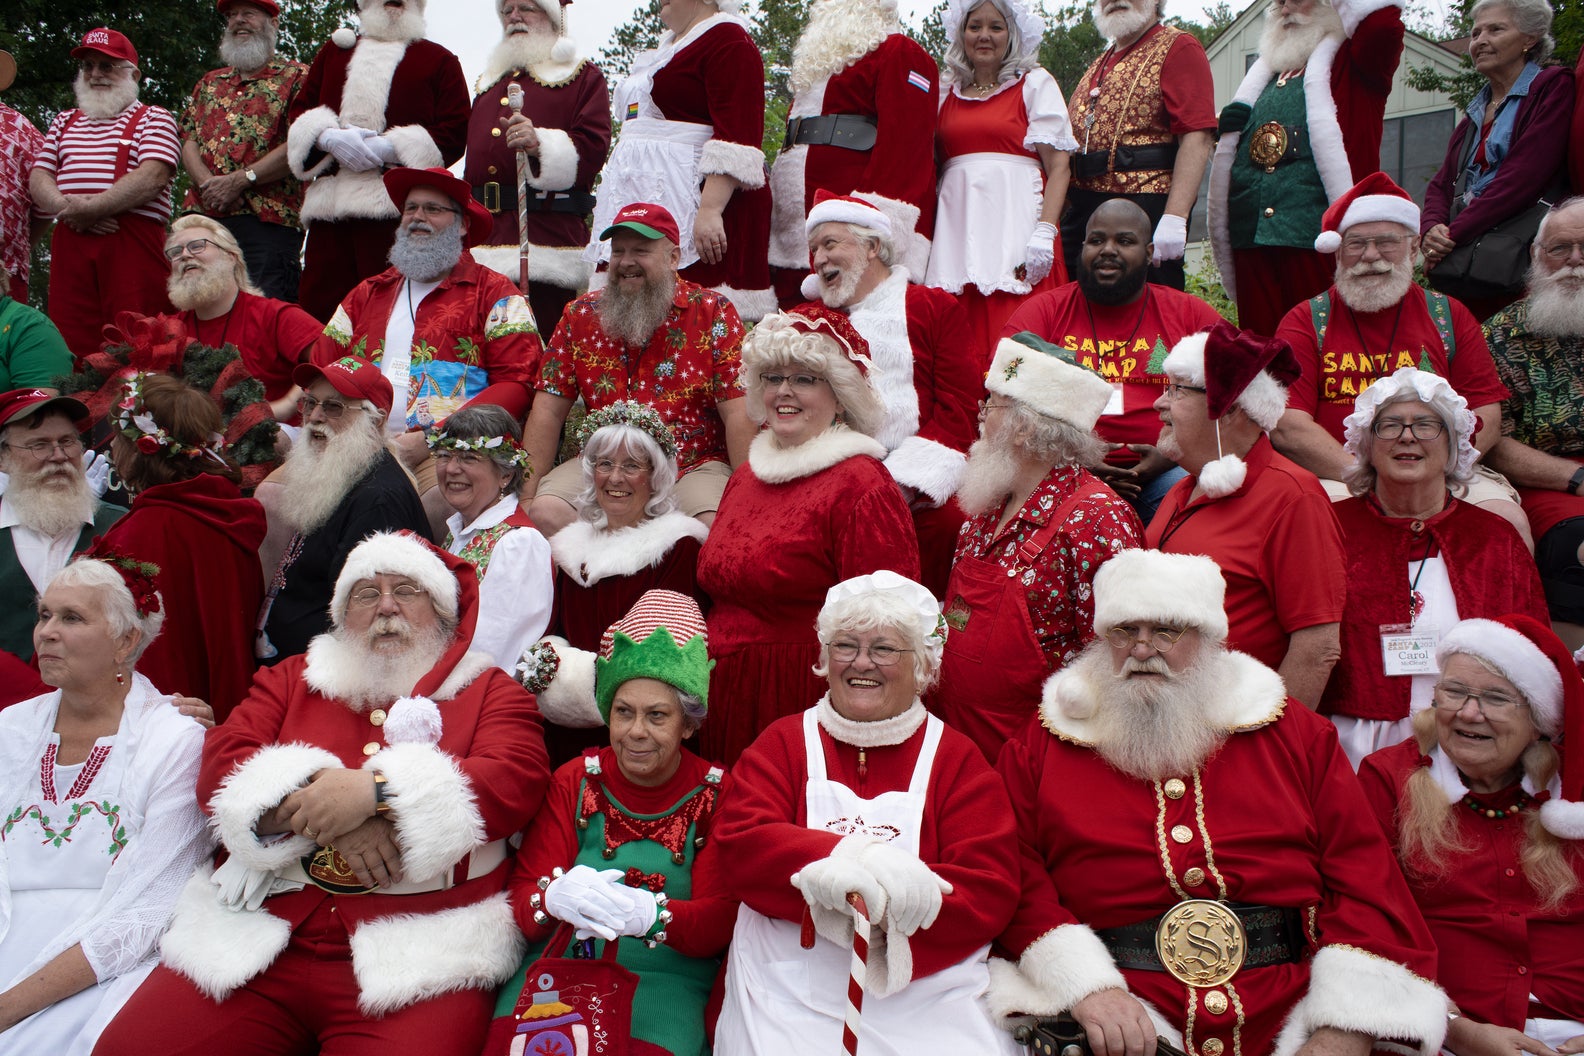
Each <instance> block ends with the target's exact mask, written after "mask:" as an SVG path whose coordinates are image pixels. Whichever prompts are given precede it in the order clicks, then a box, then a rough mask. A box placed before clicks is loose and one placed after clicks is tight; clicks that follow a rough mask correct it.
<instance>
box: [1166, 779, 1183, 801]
mask: <svg viewBox="0 0 1584 1056" xmlns="http://www.w3.org/2000/svg"><path fill="white" fill-rule="evenodd" d="M1187 791H1188V786H1187V785H1185V784H1183V783H1182V779H1181V778H1177V777H1174V778H1172V779H1171V780H1170V781H1168V782H1166V798H1167V799H1181V798H1182V797H1183V794H1184V793H1185V792H1187Z"/></svg>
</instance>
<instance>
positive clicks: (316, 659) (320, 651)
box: [303, 633, 495, 711]
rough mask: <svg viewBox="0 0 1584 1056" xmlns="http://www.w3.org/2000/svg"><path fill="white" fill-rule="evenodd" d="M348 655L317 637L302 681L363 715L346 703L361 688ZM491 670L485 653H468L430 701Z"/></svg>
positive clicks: (331, 640)
mask: <svg viewBox="0 0 1584 1056" xmlns="http://www.w3.org/2000/svg"><path fill="white" fill-rule="evenodd" d="M348 654H349V650H348V648H347V647H346V646H345V645H343V644H342V643H341V642H339V641H337V640H336V638H335V637H334V635H332V634H329V633H326V634H321V635H319V636H318V637H316V638H315V639H314V640H313V641H311V642H309V643H308V662H307V664H306V665H304V667H303V680H304V681H305V682H307V683H308V688H309V689H311V690H313V691H314V692H315V693H318V694H319V695H320V696H323V697H329V698H330V699H331V700H334V701H336V702H337V703H340V704H343V705H345V706H346V707H348V708H352V709H353V710H354V711H362V710H365V709H363V708H359V707H357V706H356V705H354V704H352V703H351V701H350V700H349V699H348V698H350V697H351V696H352V695H353V694H354V693H357V692H358V691H360V690H361V689H362V688H363V687H362V686H361V685H359V684H358V675H357V672H358V664H357V661H356V660H355V659H353V658H352V657H350V656H349V655H348ZM494 666H495V660H494V658H493V657H491V656H490V655H489V654H488V653H480V652H469V653H467V654H466V655H465V656H463V657H462V659H461V660H459V661H458V662H457V665H456V667H454V668H452V669H451V674H450V675H448V676H447V677H446V680H445V681H444V682H443V683H441V685H440V688H439V689H437V690H435V691H434V692H433V693H431V694H429V697H430V699H431V700H437V701H439V700H450V699H451V698H452V697H454V696H456V695H457V694H458V693H460V692H462V690H464V689H466V688H467V686H468V684H469V683H470V682H472V681H473V680H474V679H475V678H477V677H479V676H480V675H482V674H483V673H484V672H486V671H488V670H489V669H490V668H492V667H494ZM411 691H412V687H411V686H408V687H407V688H406V689H405V690H402V691H401V692H398V693H392V694H391V699H392V700H395V699H396V698H397V697H403V696H406V695H408V693H410V692H411Z"/></svg>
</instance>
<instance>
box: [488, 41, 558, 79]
mask: <svg viewBox="0 0 1584 1056" xmlns="http://www.w3.org/2000/svg"><path fill="white" fill-rule="evenodd" d="M555 43H556V32H555V30H553V29H551V28H550V27H549V26H535V27H531V28H530V27H524V28H523V29H520V30H518V31H517V32H516V33H508V34H507V35H506V36H505V37H504V38H502V40H501V42H500V43H499V44H497V45H495V48H494V50H493V51H491V52H490V55H489V58H488V59H487V60H486V61H485V63H484V75H483V76H482V77H480V78H479V84H481V85H483V86H484V87H486V88H487V87H489V86H490V85H492V84H494V83H495V82H496V81H498V80H500V79H501V78H502V77H504V76H506V74H507V72H508V71H511V70H531V69H533V68H534V67H535V66H538V65H541V64H542V63H545V62H548V61H549V60H550V49H551V48H553V47H555Z"/></svg>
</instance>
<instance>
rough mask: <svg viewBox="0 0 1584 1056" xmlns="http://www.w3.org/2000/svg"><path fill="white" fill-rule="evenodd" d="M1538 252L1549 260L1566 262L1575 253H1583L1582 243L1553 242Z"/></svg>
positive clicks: (1583, 244)
mask: <svg viewBox="0 0 1584 1056" xmlns="http://www.w3.org/2000/svg"><path fill="white" fill-rule="evenodd" d="M1540 252H1542V253H1544V254H1545V255H1546V257H1547V259H1550V260H1567V259H1568V258H1569V257H1571V256H1572V255H1573V254H1575V253H1584V242H1553V243H1551V244H1550V245H1549V246H1545V247H1543V248H1542V249H1541V250H1540Z"/></svg>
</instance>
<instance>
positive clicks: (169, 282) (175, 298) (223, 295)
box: [165, 257, 237, 312]
mask: <svg viewBox="0 0 1584 1056" xmlns="http://www.w3.org/2000/svg"><path fill="white" fill-rule="evenodd" d="M232 267H233V265H232V263H231V261H230V258H229V257H228V258H227V259H226V260H225V261H224V262H217V263H213V264H205V265H203V266H202V267H200V268H199V269H198V270H197V271H189V272H187V273H186V274H182V273H180V272H175V271H173V272H171V274H170V278H168V279H166V280H165V292H166V293H167V294H168V295H169V296H170V302H171V304H172V305H174V306H175V307H176V308H177V309H178V310H180V311H183V312H190V311H193V310H195V309H198V308H203V307H205V306H207V305H209V304H213V303H215V302H218V301H221V300H224V299H235V297H236V292H237V291H236V284H235V282H234V281H233V279H232V278H231V269H232Z"/></svg>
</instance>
